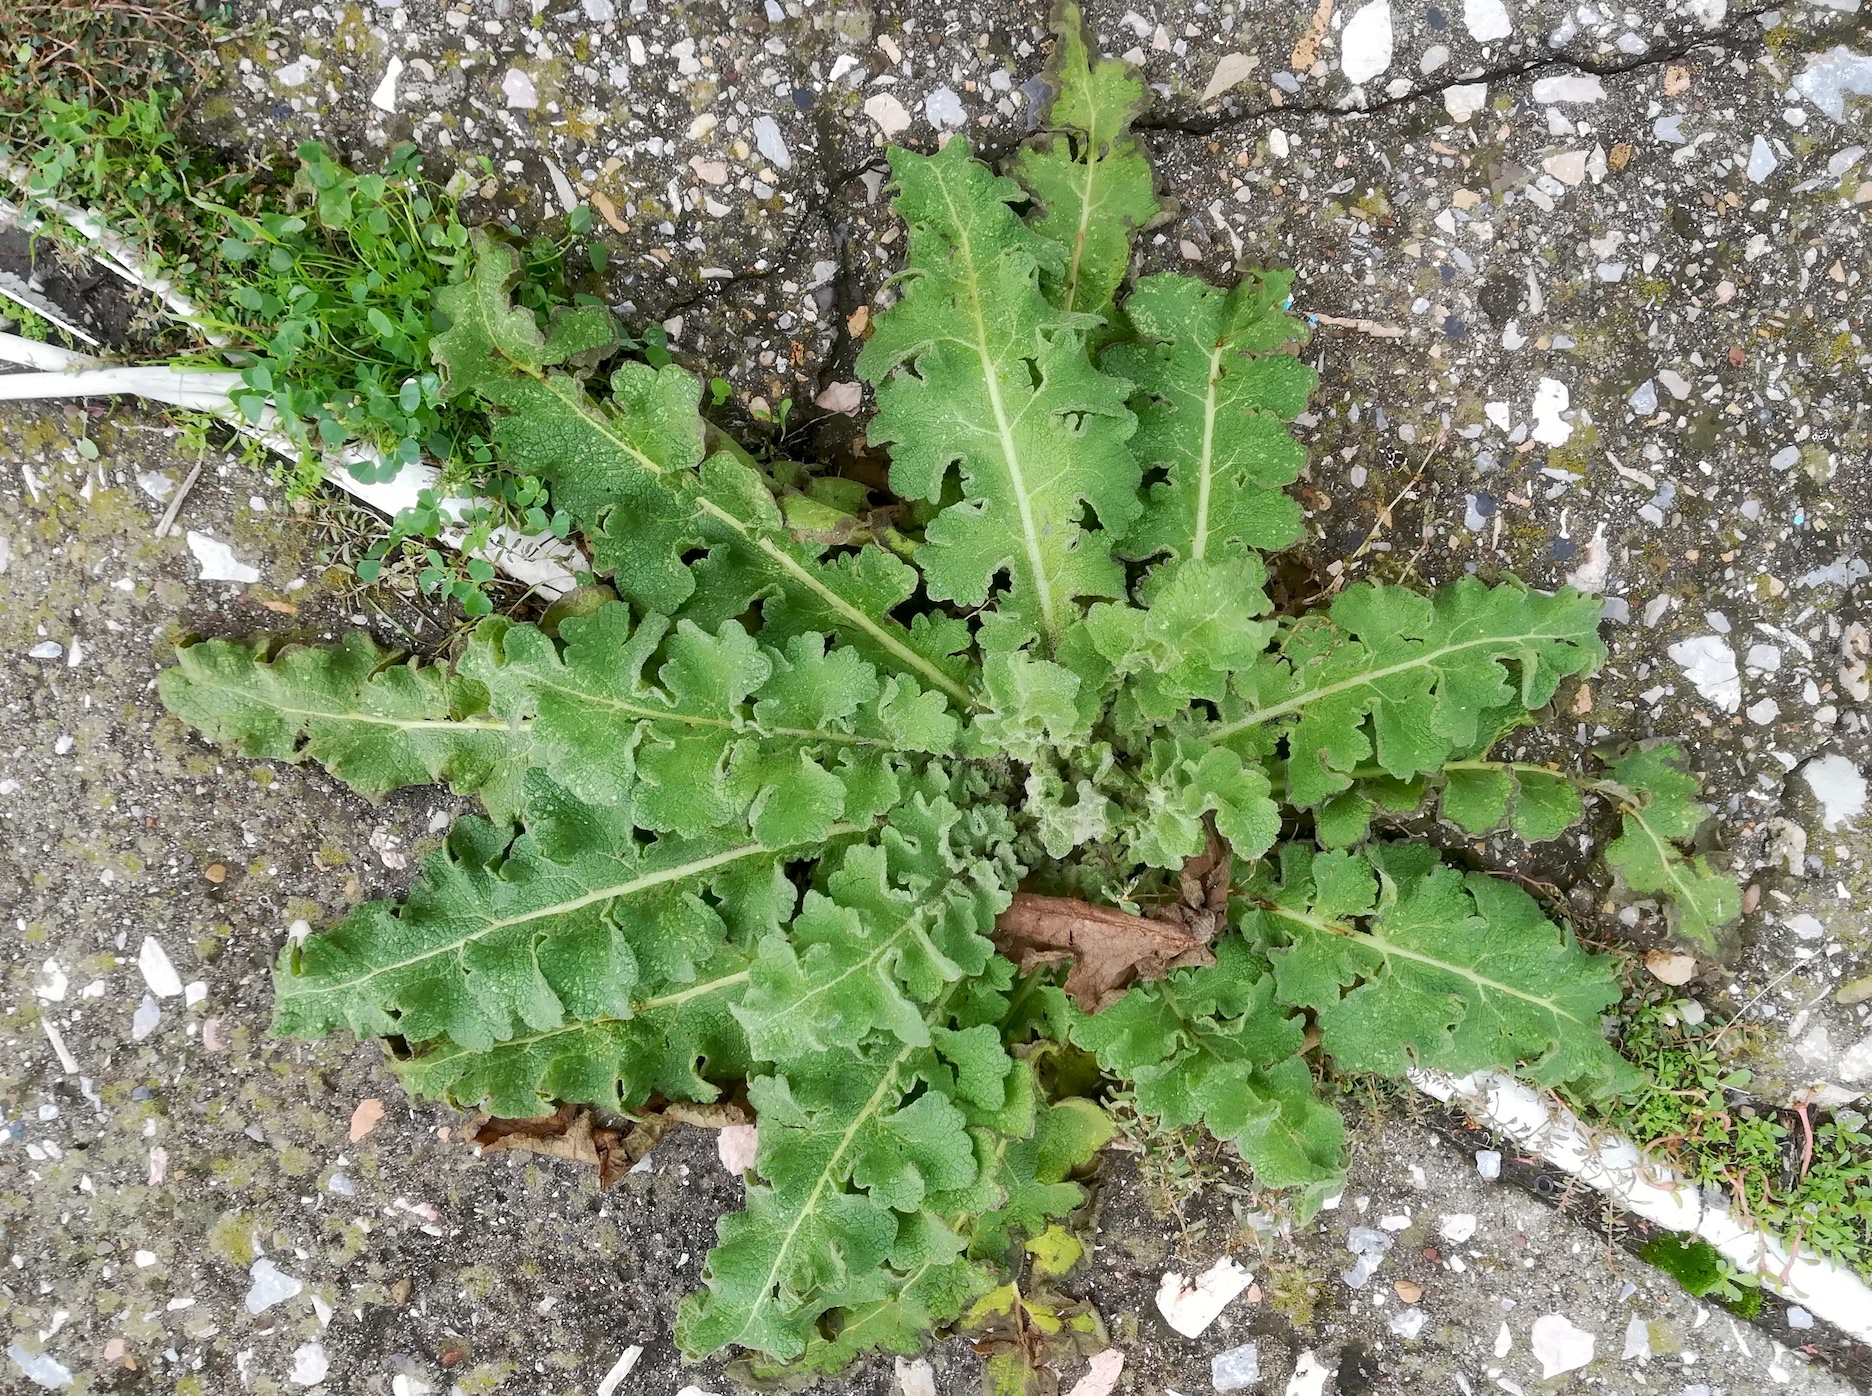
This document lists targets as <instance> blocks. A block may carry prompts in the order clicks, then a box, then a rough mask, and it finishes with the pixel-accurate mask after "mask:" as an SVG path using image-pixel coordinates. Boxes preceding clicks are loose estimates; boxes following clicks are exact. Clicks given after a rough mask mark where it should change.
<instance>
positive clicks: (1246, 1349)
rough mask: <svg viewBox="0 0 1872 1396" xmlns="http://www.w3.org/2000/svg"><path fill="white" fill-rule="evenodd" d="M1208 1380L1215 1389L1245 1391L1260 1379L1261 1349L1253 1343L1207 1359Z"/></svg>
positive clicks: (1244, 1344)
mask: <svg viewBox="0 0 1872 1396" xmlns="http://www.w3.org/2000/svg"><path fill="white" fill-rule="evenodd" d="M1209 1380H1210V1381H1211V1382H1213V1383H1214V1385H1215V1389H1216V1390H1217V1391H1245V1390H1246V1389H1247V1388H1249V1387H1251V1386H1253V1385H1254V1384H1255V1383H1256V1382H1258V1381H1260V1380H1261V1349H1260V1347H1259V1345H1257V1344H1255V1343H1243V1344H1242V1345H1241V1346H1240V1347H1238V1348H1230V1349H1229V1350H1228V1351H1227V1352H1219V1353H1217V1354H1216V1355H1215V1356H1214V1357H1212V1358H1210V1359H1209Z"/></svg>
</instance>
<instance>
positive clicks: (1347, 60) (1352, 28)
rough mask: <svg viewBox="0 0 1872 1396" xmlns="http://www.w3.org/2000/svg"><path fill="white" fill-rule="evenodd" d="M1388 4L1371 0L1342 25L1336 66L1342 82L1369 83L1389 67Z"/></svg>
mask: <svg viewBox="0 0 1872 1396" xmlns="http://www.w3.org/2000/svg"><path fill="white" fill-rule="evenodd" d="M1391 46H1392V33H1391V0H1371V3H1370V4H1368V5H1366V6H1364V7H1363V8H1361V9H1360V10H1359V11H1358V13H1357V14H1355V15H1353V16H1352V18H1351V19H1349V20H1347V21H1346V27H1345V31H1344V32H1343V33H1342V34H1340V36H1339V66H1340V69H1341V71H1343V72H1344V73H1345V77H1346V81H1347V82H1349V83H1352V84H1353V85H1354V86H1358V85H1360V84H1362V83H1367V82H1370V81H1371V80H1372V79H1373V78H1375V77H1377V76H1378V75H1379V74H1380V73H1382V72H1383V71H1384V70H1385V69H1386V68H1389V67H1390V66H1391V51H1392V50H1391Z"/></svg>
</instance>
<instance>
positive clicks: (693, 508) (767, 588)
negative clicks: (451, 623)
mask: <svg viewBox="0 0 1872 1396" xmlns="http://www.w3.org/2000/svg"><path fill="white" fill-rule="evenodd" d="M476 247H477V258H476V263H475V269H474V272H473V275H472V276H471V278H470V279H469V280H468V281H467V282H464V283H462V284H461V285H460V286H457V287H454V288H451V289H450V291H449V292H446V293H443V294H444V295H446V296H449V297H451V299H449V300H448V301H446V302H445V303H443V305H442V308H443V310H444V311H445V313H446V314H447V315H448V316H449V317H450V318H451V321H452V323H451V327H450V328H449V330H448V331H446V332H445V333H443V334H440V335H438V336H436V338H435V341H434V350H435V355H436V359H437V362H438V363H439V364H441V365H442V367H443V370H444V376H445V382H446V384H447V385H448V388H449V391H450V392H451V393H461V392H469V391H472V392H474V393H476V394H478V395H479V396H480V397H481V398H482V399H484V400H485V401H487V402H488V403H490V404H491V405H493V406H494V407H495V408H496V409H498V412H497V417H496V423H495V440H496V444H497V446H499V448H500V456H501V460H502V462H503V464H504V465H505V466H507V467H508V468H510V469H513V470H516V471H525V472H528V473H531V474H535V475H538V476H540V477H541V478H542V479H545V480H546V481H548V482H549V483H550V484H551V485H552V486H553V490H554V496H555V498H556V499H557V500H558V501H559V502H560V503H562V504H564V505H565V506H566V507H568V508H569V509H570V510H571V511H572V512H573V514H574V516H575V517H576V519H577V520H578V523H579V525H580V527H581V528H582V529H583V530H584V531H585V533H586V535H587V537H588V539H589V540H590V542H591V544H592V549H593V554H594V561H595V562H596V564H597V566H598V569H599V570H600V571H603V572H607V573H610V574H611V575H613V576H614V577H615V579H616V581H617V584H618V587H619V589H620V591H622V592H623V593H624V594H625V595H626V596H628V597H629V598H630V599H631V600H633V601H636V602H637V603H639V604H640V605H641V606H643V607H645V608H646V609H648V610H651V611H656V612H659V613H661V614H664V615H676V614H679V613H680V614H686V615H688V616H689V617H690V618H691V619H695V620H696V621H697V622H698V623H699V624H701V625H703V627H704V628H705V629H711V630H712V629H714V628H715V627H716V626H717V625H719V624H720V622H721V621H723V620H727V619H730V618H733V617H736V616H739V615H740V614H741V613H742V612H744V611H745V610H747V608H748V607H749V606H750V605H751V604H754V603H755V602H757V601H761V600H769V602H770V605H771V604H772V599H778V600H779V601H780V602H781V605H780V606H779V608H778V613H777V616H776V619H783V621H784V625H783V627H782V628H783V629H784V630H785V632H786V633H804V632H805V631H809V630H818V631H831V632H836V633H839V634H841V635H844V636H846V637H847V638H849V639H850V640H851V641H852V642H853V643H856V644H858V645H860V646H861V647H864V648H866V650H867V655H868V657H869V658H871V659H872V660H873V662H874V663H877V664H879V665H881V666H882V667H884V668H885V669H886V671H887V672H901V673H910V674H916V675H918V676H919V682H920V683H921V684H922V685H923V686H924V687H926V688H932V689H939V690H941V691H942V692H943V693H945V694H946V695H947V696H948V697H949V698H950V699H951V700H952V701H954V702H956V703H958V704H959V705H961V707H962V708H963V709H964V710H966V709H967V708H968V707H969V706H971V704H972V694H971V692H970V689H969V687H968V685H967V684H966V682H965V681H964V680H965V677H966V675H967V672H968V666H967V663H966V662H965V661H964V660H961V659H959V658H958V657H957V656H958V653H959V651H960V650H961V649H963V648H966V646H967V643H968V637H967V634H966V631H965V630H961V629H960V628H959V627H957V626H956V625H953V624H947V625H946V624H943V623H942V622H941V621H937V620H926V621H923V622H922V623H921V624H920V625H918V626H905V625H903V624H901V623H899V622H898V621H896V620H895V619H893V618H892V617H891V615H890V614H889V613H890V611H891V609H892V608H893V607H896V606H899V605H902V604H903V602H905V601H906V600H908V599H909V598H910V596H911V595H912V594H913V593H914V591H915V590H916V586H917V576H916V573H915V571H914V570H913V569H911V568H910V567H909V566H908V565H907V564H905V563H904V562H902V561H901V560H900V559H897V558H895V557H892V556H891V555H890V554H888V553H886V552H885V551H884V550H882V549H880V548H876V547H870V548H864V549H861V550H860V551H858V552H856V553H851V552H845V551H842V550H838V549H835V548H834V547H832V546H831V545H830V544H829V543H827V542H824V541H818V540H815V539H813V538H811V537H807V536H796V535H795V533H794V531H793V530H790V529H789V528H788V527H787V525H786V522H785V520H784V519H783V517H782V515H781V511H780V509H779V507H778V506H777V505H776V504H775V502H774V499H773V496H772V493H771V491H770V489H769V487H768V486H767V484H766V483H765V482H764V481H763V480H762V479H761V478H760V476H759V475H758V474H757V473H756V472H755V471H754V470H753V469H752V468H751V467H750V466H749V464H748V463H747V461H746V460H745V459H744V458H741V459H738V458H737V457H736V456H734V455H732V454H729V453H726V452H722V453H718V454H716V455H714V456H706V452H705V448H704V436H703V427H702V419H701V417H700V415H699V414H698V411H697V407H698V404H699V403H700V400H701V391H702V389H701V384H700V382H699V381H698V380H697V379H696V378H695V377H694V375H692V374H690V373H688V372H687V371H686V370H684V369H681V368H679V367H677V366H675V365H673V364H668V365H665V366H664V367H662V368H660V369H656V368H651V367H650V366H649V365H648V364H642V363H635V362H627V363H624V364H621V365H620V366H619V367H618V368H617V369H616V370H615V371H614V372H613V373H612V374H611V376H610V379H609V382H608V385H607V386H608V389H609V392H608V395H599V396H594V395H593V394H592V393H591V392H590V391H589V389H588V387H587V384H586V382H585V380H584V379H582V378H580V377H577V376H575V375H573V374H571V373H566V372H563V371H558V370H556V369H554V368H552V367H551V365H554V364H558V363H562V362H564V361H565V360H566V359H568V358H573V357H583V358H589V357H590V356H591V354H592V352H594V348H593V346H594V342H595V341H596V340H597V338H598V336H597V333H596V330H595V329H594V328H593V327H592V324H591V323H590V322H588V321H586V320H568V321H567V322H566V327H564V328H561V329H558V330H557V331H554V330H550V329H549V331H547V332H546V333H545V334H541V333H540V332H539V331H538V330H537V329H534V328H532V326H533V324H534V321H533V313H532V312H531V311H530V310H527V309H526V308H524V307H521V306H516V305H514V304H513V303H512V287H513V284H514V281H515V278H516V276H517V271H516V262H515V257H514V253H513V252H512V251H511V249H509V248H507V247H505V246H504V245H503V244H501V243H498V242H495V241H493V240H491V239H487V238H482V239H480V240H479V241H478V242H477V244H476ZM583 313H584V312H581V314H583ZM590 313H591V314H593V315H603V314H604V312H602V311H594V312H590ZM604 323H605V325H606V327H607V329H606V334H607V335H609V328H608V327H609V319H608V317H607V318H606V319H605V322H604ZM555 334H556V335H557V338H555ZM609 343H610V341H609V340H608V339H607V340H606V341H605V345H606V347H608V345H609ZM705 456H706V459H705ZM692 550H702V551H704V552H705V553H706V557H705V558H704V559H703V560H702V561H701V562H700V563H698V564H697V565H696V566H695V567H694V568H691V567H690V566H689V565H687V564H686V563H685V562H684V555H685V554H686V553H688V552H690V551H692Z"/></svg>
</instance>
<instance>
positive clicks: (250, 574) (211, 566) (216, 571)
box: [188, 529, 260, 582]
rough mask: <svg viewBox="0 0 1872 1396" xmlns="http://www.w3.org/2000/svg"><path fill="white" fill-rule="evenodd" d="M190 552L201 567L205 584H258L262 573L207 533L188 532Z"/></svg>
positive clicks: (191, 530) (192, 530)
mask: <svg viewBox="0 0 1872 1396" xmlns="http://www.w3.org/2000/svg"><path fill="white" fill-rule="evenodd" d="M188 546H189V551H190V552H191V553H193V554H195V561H196V562H197V563H198V564H200V566H201V580H202V581H204V582H257V581H259V580H260V572H259V570H258V569H257V568H253V567H249V566H248V565H247V564H246V563H244V562H242V561H240V560H239V559H238V558H236V557H235V556H234V550H233V549H232V548H230V547H228V545H227V544H226V543H223V542H221V541H220V540H219V539H217V538H210V537H209V536H208V535H207V534H206V533H197V532H196V531H195V530H194V529H190V530H189V532H188Z"/></svg>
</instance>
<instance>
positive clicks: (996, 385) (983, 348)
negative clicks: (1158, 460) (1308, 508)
mask: <svg viewBox="0 0 1872 1396" xmlns="http://www.w3.org/2000/svg"><path fill="white" fill-rule="evenodd" d="M937 182H938V183H939V184H940V185H941V186H942V191H943V202H944V203H946V204H948V206H949V216H950V221H951V224H952V226H953V227H954V228H955V230H956V237H957V239H958V242H959V245H960V251H961V254H962V264H963V266H964V267H965V268H966V270H965V272H964V274H963V282H964V285H965V286H966V288H967V291H968V302H969V318H970V319H971V320H972V321H973V323H974V326H975V339H974V341H973V342H972V343H971V342H968V341H964V343H966V344H967V346H968V348H969V349H970V351H971V352H973V353H974V354H975V356H976V357H977V358H978V359H979V360H980V362H981V366H982V381H983V383H984V384H985V385H986V386H987V389H988V405H989V407H990V408H991V409H992V411H993V412H994V421H995V431H996V433H997V434H998V435H999V437H1000V443H1001V458H1002V460H1003V462H1004V463H1005V464H1006V466H1007V472H1008V480H1009V484H1010V485H1011V486H1012V491H1013V495H1014V501H1015V505H1016V507H1017V508H1018V510H1019V512H1020V521H1021V541H1022V543H1023V545H1024V547H1025V549H1026V552H1027V567H1028V570H1029V571H1030V572H1031V573H1032V574H1033V588H1034V602H1035V604H1036V605H1037V606H1038V608H1039V611H1040V628H1041V630H1042V631H1043V632H1044V633H1045V635H1046V638H1047V642H1048V643H1049V644H1056V643H1058V640H1059V625H1058V622H1057V621H1056V620H1055V618H1054V614H1053V583H1052V579H1051V578H1050V577H1048V576H1047V572H1046V562H1045V557H1044V554H1042V552H1041V551H1040V532H1039V526H1038V525H1037V524H1036V523H1035V522H1034V513H1033V501H1032V500H1031V499H1030V498H1029V497H1028V493H1027V474H1026V471H1025V470H1024V469H1023V468H1022V465H1021V459H1020V451H1019V450H1018V449H1017V448H1016V446H1015V441H1014V428H1013V423H1012V422H1010V421H1009V420H1008V415H1007V406H1006V404H1005V403H1003V402H1002V400H1001V376H1000V368H999V365H998V364H997V363H996V362H995V358H994V354H993V352H992V351H991V350H990V348H989V345H988V321H987V318H986V316H985V314H984V313H983V308H982V286H981V277H980V267H979V263H978V262H977V261H976V259H975V244H974V240H973V239H972V238H971V237H970V236H969V231H968V222H967V220H966V219H965V218H964V217H963V214H962V210H961V209H960V208H958V207H957V205H956V201H955V195H954V193H953V192H952V190H951V189H950V185H949V179H948V176H947V174H942V175H940V176H939V178H938V181H937Z"/></svg>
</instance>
